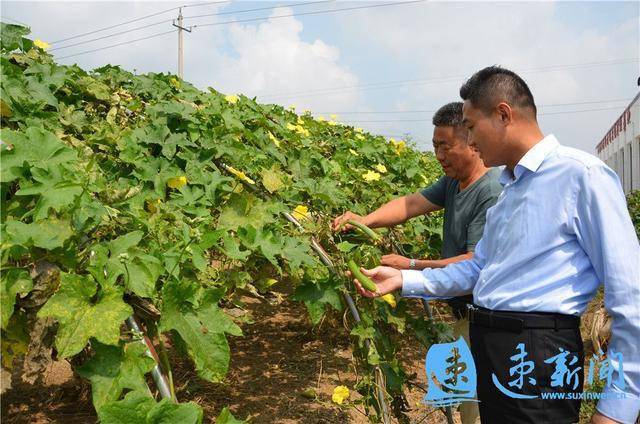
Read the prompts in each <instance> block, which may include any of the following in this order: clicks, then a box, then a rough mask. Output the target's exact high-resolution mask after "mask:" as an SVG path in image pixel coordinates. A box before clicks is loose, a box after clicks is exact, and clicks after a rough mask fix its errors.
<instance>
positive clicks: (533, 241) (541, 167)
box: [402, 135, 640, 423]
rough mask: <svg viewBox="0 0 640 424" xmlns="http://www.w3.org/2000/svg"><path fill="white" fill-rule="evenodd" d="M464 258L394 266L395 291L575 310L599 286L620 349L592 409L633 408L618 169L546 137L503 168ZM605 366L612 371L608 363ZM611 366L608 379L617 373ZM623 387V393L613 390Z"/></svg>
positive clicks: (630, 411) (634, 255)
mask: <svg viewBox="0 0 640 424" xmlns="http://www.w3.org/2000/svg"><path fill="white" fill-rule="evenodd" d="M500 182H501V184H503V185H504V190H503V192H502V194H500V197H498V201H497V203H496V204H495V206H493V207H492V208H490V209H489V210H488V211H487V222H486V224H485V227H484V233H483V236H482V239H481V240H480V242H479V243H478V245H477V246H476V250H475V253H474V257H473V258H472V259H470V260H466V261H462V262H458V263H455V264H452V265H449V266H447V267H446V268H440V269H425V270H423V271H416V270H407V271H402V278H403V285H402V295H403V296H406V297H423V298H424V297H426V298H429V297H452V296H459V295H463V294H467V293H470V292H473V298H474V302H475V303H476V304H477V305H479V306H483V307H485V308H489V309H492V310H505V311H522V312H555V313H561V314H571V315H582V313H584V311H585V309H586V307H587V304H588V303H589V301H590V300H591V299H592V298H593V296H594V295H595V293H596V291H597V289H598V287H599V285H600V284H601V283H603V284H604V288H605V307H606V309H607V311H608V312H609V314H610V315H611V316H612V318H613V325H612V337H611V342H610V344H609V352H610V353H611V351H614V352H615V353H622V354H623V361H622V362H623V373H624V380H625V387H624V388H622V387H618V386H616V385H615V384H613V383H612V385H611V386H610V387H609V388H605V393H611V394H612V395H613V396H611V397H610V398H607V399H601V400H600V401H599V403H598V406H597V408H598V410H599V411H600V412H601V413H602V414H603V415H605V416H608V417H610V418H612V419H615V420H618V421H620V422H623V423H633V422H635V420H636V417H637V416H638V413H639V411H640V354H639V351H640V245H639V244H638V238H637V236H636V234H635V230H634V227H633V224H632V222H631V218H630V217H629V212H628V211H627V206H626V202H625V198H624V194H623V191H622V187H621V185H620V181H619V179H618V176H617V175H616V174H615V173H614V172H613V171H612V170H611V169H610V168H609V167H607V166H606V165H605V164H604V163H603V162H602V161H601V160H599V159H598V158H596V157H595V156H592V155H589V154H587V153H584V152H582V151H580V150H576V149H572V148H569V147H565V146H562V145H560V144H559V143H558V141H557V140H556V138H555V137H554V136H553V135H549V136H547V137H545V138H544V139H543V140H542V141H540V142H539V143H537V144H536V145H535V146H534V147H533V148H531V149H530V150H529V151H528V152H527V153H526V154H525V155H524V156H523V157H522V159H521V160H520V161H519V162H518V164H517V165H516V166H515V168H514V170H513V173H511V171H510V170H508V169H506V168H505V169H504V170H503V172H502V174H501V176H500ZM609 358H612V364H613V366H614V367H615V368H616V369H617V368H618V365H619V364H618V362H617V361H616V360H614V359H613V358H614V356H613V355H609ZM617 378H618V376H617V372H616V373H614V376H613V380H612V381H618V380H617ZM621 393H623V394H624V395H623V396H626V397H625V398H623V399H619V398H616V395H620V394H621Z"/></svg>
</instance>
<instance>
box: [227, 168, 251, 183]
mask: <svg viewBox="0 0 640 424" xmlns="http://www.w3.org/2000/svg"><path fill="white" fill-rule="evenodd" d="M227 169H228V170H229V172H231V173H232V174H233V175H235V176H236V177H238V179H240V180H242V181H246V182H248V183H249V184H255V183H256V182H255V181H253V180H252V179H251V178H249V177H247V174H245V173H244V172H242V171H238V170H237V169H235V168H234V167H232V166H228V167H227Z"/></svg>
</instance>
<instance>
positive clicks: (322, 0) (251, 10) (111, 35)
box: [49, 0, 335, 51]
mask: <svg viewBox="0 0 640 424" xmlns="http://www.w3.org/2000/svg"><path fill="white" fill-rule="evenodd" d="M332 1H335V0H321V1H314V2H300V3H292V4H284V5H282V7H297V6H306V5H311V4H318V3H327V2H332ZM214 3H215V2H214ZM217 3H226V1H221V2H217ZM209 4H211V3H209ZM174 9H176V8H172V9H167V10H165V11H163V12H158V13H156V14H153V15H147V17H149V16H155V15H158V14H161V13H166V12H167V11H171V10H174ZM269 9H273V6H271V7H261V8H255V9H242V10H236V11H231V10H230V11H226V12H219V13H210V14H206V15H200V16H218V15H226V14H236V13H249V12H255V11H259V10H269ZM196 17H199V16H184V17H183V19H189V18H196ZM141 19H144V18H138V19H137V20H141ZM174 21H175V19H164V20H162V21H156V22H153V23H149V24H146V25H141V26H138V27H135V28H129V29H126V30H123V31H120V32H115V33H112V34H107V35H103V36H101V37H96V38H92V39H90V40H83V41H78V42H77V43H73V44H67V45H64V46H60V47H54V48H52V49H50V50H49V51H56V50H62V49H67V48H69V47H76V46H80V45H83V44H89V43H93V42H94V41H100V40H104V39H107V38H111V37H117V36H119V35H124V34H128V33H130V32H134V31H140V30H142V29H146V28H150V27H153V26H158V25H162V24H166V23H169V22H174ZM129 22H132V21H129ZM121 25H124V24H118V25H112V26H111V27H108V28H109V29H110V28H115V27H117V26H121ZM100 31H102V30H96V31H91V32H88V33H85V34H84V35H88V34H91V33H96V32H100ZM71 38H77V37H69V38H67V40H69V39H71Z"/></svg>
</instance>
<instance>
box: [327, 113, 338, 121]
mask: <svg viewBox="0 0 640 424" xmlns="http://www.w3.org/2000/svg"><path fill="white" fill-rule="evenodd" d="M329 118H331V119H332V120H333V121H335V120H336V119H338V115H336V114H335V113H332V114H331V115H329Z"/></svg>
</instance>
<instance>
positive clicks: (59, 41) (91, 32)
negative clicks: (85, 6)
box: [50, 0, 229, 50]
mask: <svg viewBox="0 0 640 424" xmlns="http://www.w3.org/2000/svg"><path fill="white" fill-rule="evenodd" d="M228 2H229V0H224V1H213V2H207V3H199V4H193V5H189V4H187V5H183V6H176V7H172V8H169V9H164V10H161V11H159V12H155V13H151V14H149V15H144V16H140V17H139V18H135V19H131V20H128V21H125V22H121V23H119V24H115V25H110V26H107V27H104V28H100V29H96V30H93V31H89V32H84V33H82V34H78V35H73V36H71V37H67V38H63V39H61V40H56V41H53V42H51V43H50V44H58V43H62V42H63V41H69V40H73V39H76V38H80V37H84V36H85V35H91V34H95V33H98V32H102V31H107V30H109V29H113V28H117V27H121V26H123V25H127V24H131V23H133V22H138V21H142V20H144V19H147V18H151V17H154V16H158V15H162V14H164V13H167V12H171V11H172V10H178V9H180V8H181V7H182V8H186V7H199V6H206V5H210V4H219V3H228ZM165 22H166V21H163V22H162V23H165ZM169 22H171V21H169ZM154 25H157V23H156V24H154ZM66 47H71V46H66ZM60 48H62V47H60ZM51 50H54V49H51Z"/></svg>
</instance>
